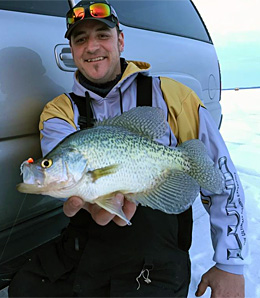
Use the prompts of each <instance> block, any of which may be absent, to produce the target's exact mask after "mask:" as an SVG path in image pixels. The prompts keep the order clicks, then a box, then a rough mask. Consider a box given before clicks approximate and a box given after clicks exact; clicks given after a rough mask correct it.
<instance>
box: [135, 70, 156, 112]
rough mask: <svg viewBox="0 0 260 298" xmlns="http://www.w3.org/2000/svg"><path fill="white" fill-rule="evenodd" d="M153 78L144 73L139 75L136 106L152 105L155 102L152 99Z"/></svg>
mask: <svg viewBox="0 0 260 298" xmlns="http://www.w3.org/2000/svg"><path fill="white" fill-rule="evenodd" d="M152 84H153V78H152V77H147V76H144V75H142V74H140V73H139V74H138V75H137V100H136V106H137V107H140V106H148V107H151V106H152V104H153V101H152V91H153V88H152V86H153V85H152Z"/></svg>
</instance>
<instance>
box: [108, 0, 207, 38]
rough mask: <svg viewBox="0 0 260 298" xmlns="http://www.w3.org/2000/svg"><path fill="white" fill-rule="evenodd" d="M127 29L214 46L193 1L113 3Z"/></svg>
mask: <svg viewBox="0 0 260 298" xmlns="http://www.w3.org/2000/svg"><path fill="white" fill-rule="evenodd" d="M109 2H110V3H111V4H112V5H113V6H114V8H115V10H116V11H117V13H118V17H119V20H120V22H121V23H122V24H124V25H126V26H131V27H136V28H141V29H148V30H152V31H158V32H164V33H169V34H174V35H179V36H185V37H190V38H193V39H198V40H202V41H206V42H211V40H210V37H209V35H208V33H207V30H206V28H205V26H204V24H203V22H202V20H201V19H200V16H199V15H198V13H197V11H196V9H195V8H194V6H193V4H192V3H191V2H190V1H189V0H157V1H155V0H149V1H147V0H120V1H118V0H111V1H109Z"/></svg>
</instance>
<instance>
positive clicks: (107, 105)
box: [9, 1, 247, 297]
mask: <svg viewBox="0 0 260 298" xmlns="http://www.w3.org/2000/svg"><path fill="white" fill-rule="evenodd" d="M65 37H66V38H68V39H69V41H70V46H71V52H72V55H73V59H74V61H75V64H76V66H77V68H78V70H77V72H76V73H75V77H74V86H73V93H71V94H67V95H65V94H63V95H60V96H59V97H57V98H55V99H54V100H53V101H51V102H50V103H48V104H47V105H46V107H45V108H44V111H43V113H42V115H41V120H40V131H41V146H42V151H43V154H44V155H45V154H46V153H48V152H49V151H50V150H52V148H54V146H55V145H56V144H58V143H59V141H61V140H62V139H64V137H66V136H67V135H69V134H70V133H73V132H74V131H76V130H78V129H80V128H81V127H84V126H85V127H86V126H87V127H88V126H91V124H92V121H91V120H92V118H93V119H95V120H102V119H105V118H108V117H113V116H116V115H120V114H121V113H123V112H125V111H128V110H130V109H131V108H133V107H135V106H136V94H137V91H136V89H137V84H138V83H137V81H138V79H137V77H138V75H141V76H142V75H143V76H147V74H148V72H149V65H148V64H147V63H143V62H126V61H125V60H124V59H122V58H121V59H120V54H121V52H123V50H124V35H123V33H122V32H121V30H120V29H119V23H118V17H117V15H116V12H115V11H114V9H113V8H112V7H111V6H110V5H109V4H108V3H107V2H104V1H91V2H90V1H84V2H79V3H78V4H77V5H76V6H75V7H74V8H73V9H71V10H70V11H69V12H68V14H67V32H66V34H65ZM152 105H153V106H156V107H160V108H161V109H162V110H163V111H164V113H165V116H166V117H167V119H168V123H169V125H168V130H167V133H166V135H165V136H164V137H163V138H161V139H160V140H158V141H159V142H161V143H163V144H164V145H167V146H171V147H175V146H177V145H178V144H180V143H182V142H184V141H186V140H188V139H192V138H199V139H200V140H202V142H203V143H204V144H205V146H206V148H207V150H208V152H209V155H210V157H211V158H212V160H213V161H214V162H215V164H216V166H219V167H220V168H221V170H222V171H223V174H224V176H225V178H226V184H227V188H226V190H225V191H224V192H223V193H222V194H220V195H216V194H213V193H209V192H207V191H206V190H204V189H202V190H201V197H202V199H203V203H204V205H205V208H206V209H207V211H208V212H209V214H210V218H211V225H212V240H213V246H214V248H215V255H214V261H216V266H214V267H212V268H211V269H210V270H209V271H208V272H207V273H205V274H204V276H203V277H202V280H201V282H200V284H199V286H198V290H197V293H196V295H197V296H201V295H202V294H203V293H204V292H205V290H206V288H207V287H210V288H211V290H212V297H244V278H243V265H244V257H245V256H246V254H247V242H246V238H245V233H246V232H245V229H246V226H245V225H246V218H245V214H244V194H243V190H242V187H241V184H240V181H239V178H238V176H237V174H236V171H235V168H234V165H233V163H232V161H231V159H230V156H229V154H228V151H227V149H226V147H225V145H224V142H223V140H222V138H221V136H220V134H219V132H218V129H217V127H216V126H215V124H214V123H213V120H212V119H211V117H210V115H209V113H208V111H207V110H206V109H205V107H204V106H203V104H202V103H201V102H200V100H199V99H198V98H197V96H196V94H195V93H194V92H193V91H192V90H190V89H189V88H187V87H186V86H184V85H182V84H180V83H178V82H175V81H173V80H171V79H168V78H158V77H154V78H152ZM234 186H235V187H236V188H234ZM234 189H236V191H233V190H234ZM230 190H231V191H230ZM114 202H115V203H116V204H122V205H123V211H124V213H125V214H126V217H127V218H128V219H131V222H132V226H126V223H125V222H124V221H123V220H121V219H120V218H118V217H117V216H115V215H113V214H110V213H109V212H107V211H105V210H104V209H102V208H100V207H99V206H97V205H95V204H93V205H92V204H88V203H84V202H83V201H82V200H81V199H80V198H79V197H71V198H69V199H68V200H67V201H66V202H64V212H65V214H66V215H67V216H69V217H70V218H71V220H70V224H69V226H68V227H67V229H66V230H65V231H64V232H63V234H62V236H61V238H60V239H59V240H58V241H56V242H55V243H51V244H48V245H46V246H44V247H43V248H42V249H41V250H40V251H38V252H37V254H36V255H35V256H34V258H32V259H31V261H30V262H28V263H27V264H26V265H25V266H24V267H23V268H22V269H21V271H20V272H18V274H17V275H16V276H15V278H14V280H13V281H12V283H11V285H10V290H9V295H10V297H14V296H28V297H32V296H46V297H47V296H49V297H50V296H52V297H58V296H60V297H61V296H66V297H71V296H83V297H105V296H106V297H109V296H110V297H114V296H118V297H119V296H120V297H126V296H128V297H145V296H146V297H156V296H157V297H185V296H187V293H188V286H189V282H190V261H189V255H188V250H189V247H190V244H191V230H192V216H191V209H189V210H187V211H186V212H184V213H183V214H180V215H169V214H165V213H163V212H160V211H158V210H152V209H151V208H148V207H142V206H136V205H135V204H134V203H132V202H129V201H127V200H125V199H124V196H123V195H122V194H120V193H118V194H117V195H116V196H115V198H114ZM232 214H236V216H231V215H232ZM237 218H239V219H240V221H239V222H238V221H237V220H236V219H237ZM238 223H239V225H238ZM242 231H243V232H242ZM242 233H243V235H242ZM242 240H243V241H242Z"/></svg>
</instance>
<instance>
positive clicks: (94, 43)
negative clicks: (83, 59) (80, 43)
mask: <svg viewBox="0 0 260 298" xmlns="http://www.w3.org/2000/svg"><path fill="white" fill-rule="evenodd" d="M98 49H99V42H98V40H96V39H95V38H90V39H89V40H88V43H87V49H86V50H87V51H88V52H89V53H95V51H96V50H98Z"/></svg>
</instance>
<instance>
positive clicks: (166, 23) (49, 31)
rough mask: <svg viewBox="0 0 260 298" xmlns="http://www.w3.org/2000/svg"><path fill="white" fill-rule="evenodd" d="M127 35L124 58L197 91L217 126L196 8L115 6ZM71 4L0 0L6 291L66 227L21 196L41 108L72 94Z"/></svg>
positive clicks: (1, 261) (0, 208) (49, 209)
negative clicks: (23, 165)
mask: <svg viewBox="0 0 260 298" xmlns="http://www.w3.org/2000/svg"><path fill="white" fill-rule="evenodd" d="M110 3H111V4H112V5H113V6H114V7H115V9H116V11H117V13H118V15H119V19H120V22H121V28H122V29H123V32H124V33H125V52H124V53H123V54H124V55H123V56H124V57H125V58H127V59H128V60H140V61H146V62H149V63H150V64H151V65H152V74H153V75H158V76H167V77H171V78H173V79H176V80H178V81H180V82H182V83H184V84H186V85H188V86H189V87H191V88H192V89H193V90H194V91H195V92H196V93H197V94H198V96H199V97H200V98H201V100H202V101H203V102H204V103H205V105H206V106H207V108H208V109H209V111H210V112H211V114H212V116H213V118H214V120H215V122H216V124H217V125H220V122H221V107H220V104H219V100H220V91H221V90H220V70H219V65H218V60H217V56H216V52H215V49H214V46H213V43H212V40H211V38H210V36H209V33H208V31H207V29H206V27H205V25H204V23H203V21H202V19H201V17H200V16H199V14H198V12H197V10H196V8H195V7H194V5H193V3H192V2H191V1H190V0H172V1H169V0H168V1H164V0H157V1H154V0H151V1H137V0H130V1H125V0H124V1H117V0H111V1H110ZM68 9H69V3H68V2H67V1H66V0H59V1H22V0H19V1H1V0H0V27H1V31H0V41H1V42H0V163H1V167H0V170H1V171H0V191H1V194H0V277H1V278H0V288H3V287H5V286H6V285H7V284H8V281H9V280H10V279H11V278H12V275H13V274H14V273H15V271H16V270H17V269H18V268H19V265H20V264H21V263H22V262H23V260H25V258H27V257H28V255H30V253H31V251H32V250H33V249H34V248H36V247H38V246H40V245H41V244H43V243H45V242H47V241H50V240H51V239H53V238H55V237H57V236H58V235H59V234H60V232H61V230H62V228H63V227H64V226H66V224H67V223H68V219H67V218H66V217H65V215H64V214H63V211H62V203H61V202H60V201H58V200H56V199H53V198H50V197H47V196H39V195H38V196H37V195H24V194H21V193H18V192H17V191H16V185H17V184H18V183H19V182H21V177H20V169H19V168H20V164H21V163H22V162H23V161H24V160H26V159H28V158H29V157H33V158H34V159H37V158H39V157H40V156H41V152H40V144H39V132H38V120H39V115H40V113H41V110H42V108H43V106H44V105H45V104H46V103H47V102H48V101H50V100H51V99H53V98H54V97H55V96H57V95H59V94H61V93H64V92H70V91H71V86H72V76H73V71H74V70H75V66H74V63H73V60H72V56H71V52H70V48H69V44H68V40H66V39H65V38H64V33H65V17H64V16H65V15H66V12H67V11H68Z"/></svg>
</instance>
